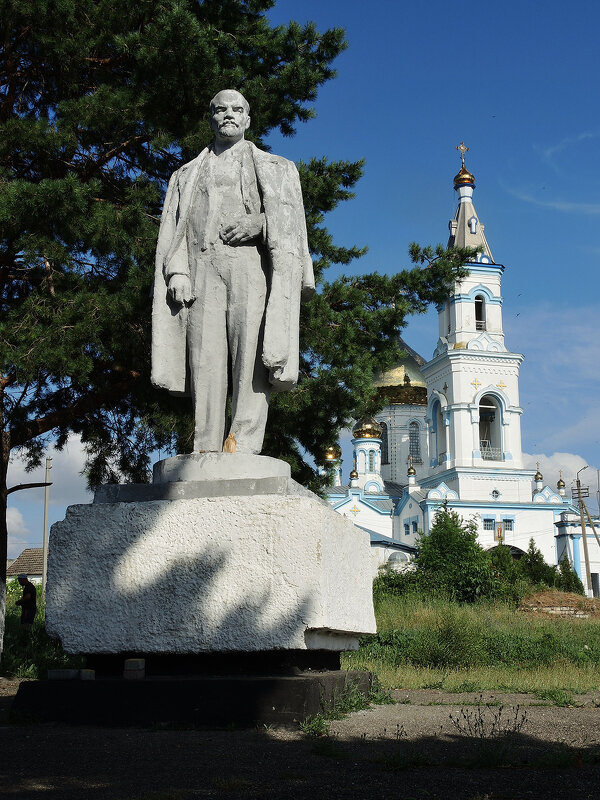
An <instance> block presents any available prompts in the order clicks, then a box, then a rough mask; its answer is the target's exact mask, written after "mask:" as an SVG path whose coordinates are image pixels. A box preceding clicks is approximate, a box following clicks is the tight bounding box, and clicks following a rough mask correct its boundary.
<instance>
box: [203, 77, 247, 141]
mask: <svg viewBox="0 0 600 800" xmlns="http://www.w3.org/2000/svg"><path fill="white" fill-rule="evenodd" d="M249 126H250V106H249V105H248V101H247V100H246V98H245V97H244V96H243V95H242V94H240V92H237V91H236V90H235V89H223V90H222V91H220V92H217V94H216V95H215V96H214V97H213V99H212V100H211V101H210V127H211V130H212V131H213V133H214V134H215V139H217V140H218V141H220V142H222V143H223V144H235V142H239V141H240V139H243V138H244V134H245V132H246V131H247V130H248V128H249Z"/></svg>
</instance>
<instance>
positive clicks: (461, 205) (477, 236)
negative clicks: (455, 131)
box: [448, 142, 494, 263]
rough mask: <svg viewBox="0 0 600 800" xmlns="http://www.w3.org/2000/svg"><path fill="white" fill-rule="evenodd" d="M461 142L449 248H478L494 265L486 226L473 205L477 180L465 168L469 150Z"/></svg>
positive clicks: (458, 148)
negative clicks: (459, 168)
mask: <svg viewBox="0 0 600 800" xmlns="http://www.w3.org/2000/svg"><path fill="white" fill-rule="evenodd" d="M468 149H469V148H468V147H465V146H464V144H463V143H462V142H461V143H460V145H459V146H458V147H457V150H460V151H461V158H462V167H461V170H460V172H459V173H458V175H456V177H455V178H454V188H455V190H456V191H457V192H458V197H459V201H458V208H457V209H456V215H455V217H454V219H451V220H450V225H449V227H450V238H449V239H448V247H476V248H477V251H478V252H479V253H482V254H483V255H485V256H487V257H488V258H489V260H490V261H491V262H492V263H493V262H494V257H493V256H492V251H491V250H490V246H489V244H488V243H487V239H486V238H485V233H484V230H485V226H484V225H483V224H482V223H481V222H480V220H479V217H478V216H477V211H475V206H474V205H473V190H474V189H475V178H474V176H473V175H472V174H471V173H470V172H469V171H468V170H467V169H466V167H465V152H466V151H467V150H468Z"/></svg>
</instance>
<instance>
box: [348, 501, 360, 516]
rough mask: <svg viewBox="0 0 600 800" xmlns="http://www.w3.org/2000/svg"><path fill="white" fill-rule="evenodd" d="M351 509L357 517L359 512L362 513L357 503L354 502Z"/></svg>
mask: <svg viewBox="0 0 600 800" xmlns="http://www.w3.org/2000/svg"><path fill="white" fill-rule="evenodd" d="M350 511H352V513H353V514H354V516H355V517H356V515H357V514H360V508H357V506H356V503H354V505H353V506H352V508H351V509H350Z"/></svg>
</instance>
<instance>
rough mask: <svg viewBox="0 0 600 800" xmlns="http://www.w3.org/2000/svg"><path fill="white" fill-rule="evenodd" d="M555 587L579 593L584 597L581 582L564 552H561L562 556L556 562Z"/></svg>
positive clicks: (563, 590)
mask: <svg viewBox="0 0 600 800" xmlns="http://www.w3.org/2000/svg"><path fill="white" fill-rule="evenodd" d="M556 588H557V589H560V590H561V592H573V593H574V594H581V595H583V596H584V597H585V589H584V588H583V583H582V582H581V581H580V579H579V576H578V575H577V573H576V572H575V570H574V569H573V567H572V566H571V564H570V563H569V559H568V558H567V554H566V553H563V556H562V558H561V559H560V562H559V564H558V578H557V580H556Z"/></svg>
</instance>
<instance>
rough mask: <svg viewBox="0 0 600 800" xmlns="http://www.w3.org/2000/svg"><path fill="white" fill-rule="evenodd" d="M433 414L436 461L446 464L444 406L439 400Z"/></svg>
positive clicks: (434, 406) (435, 404)
mask: <svg viewBox="0 0 600 800" xmlns="http://www.w3.org/2000/svg"><path fill="white" fill-rule="evenodd" d="M432 413H433V433H434V444H435V452H436V456H437V458H436V461H437V463H438V464H444V463H445V461H446V434H445V431H444V419H443V417H442V406H441V404H440V402H439V400H437V401H436V402H435V403H434V405H433V409H432Z"/></svg>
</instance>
